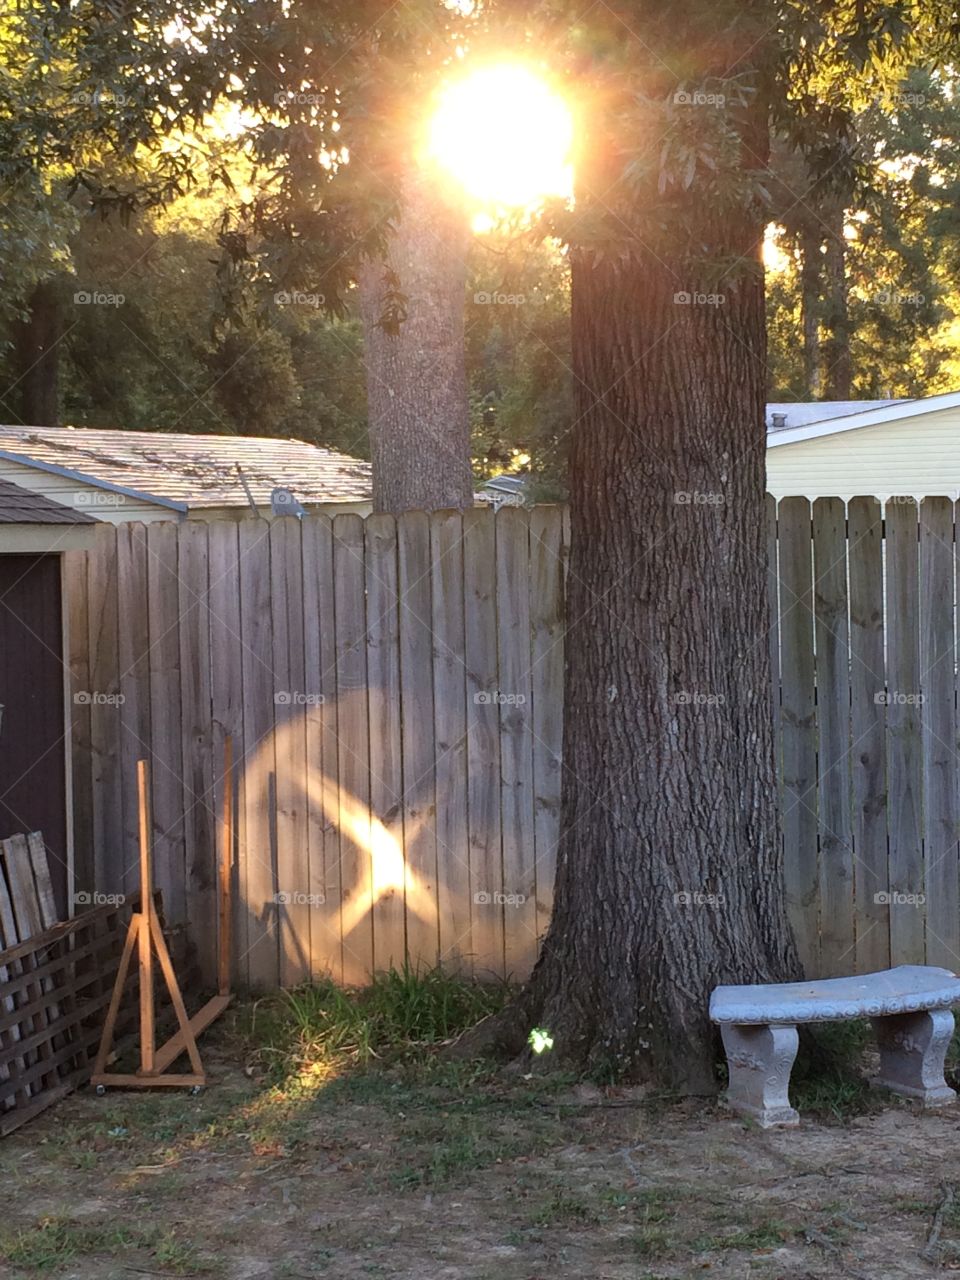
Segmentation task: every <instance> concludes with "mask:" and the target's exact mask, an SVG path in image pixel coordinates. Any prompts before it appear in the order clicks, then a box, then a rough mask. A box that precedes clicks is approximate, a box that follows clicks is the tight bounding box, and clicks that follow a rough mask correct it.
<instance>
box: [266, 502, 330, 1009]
mask: <svg viewBox="0 0 960 1280" xmlns="http://www.w3.org/2000/svg"><path fill="white" fill-rule="evenodd" d="M270 581H271V603H272V608H273V673H274V691H273V713H274V723H275V729H274V733H275V752H276V768H277V788H276V790H277V813H276V824H277V831H276V840H277V883H278V885H279V886H280V893H281V895H282V896H283V897H284V898H285V899H286V900H285V901H284V902H283V903H282V904H280V908H279V910H278V913H277V928H278V931H279V944H280V982H281V985H283V986H285V987H291V986H296V985H297V984H298V983H300V982H305V981H306V980H307V979H309V977H310V917H311V915H312V909H311V893H310V862H309V852H308V849H307V795H306V787H305V776H306V768H307V725H306V706H307V701H308V700H310V701H314V700H316V699H317V698H319V697H320V696H321V693H320V690H319V689H314V688H312V687H311V688H307V685H306V682H305V679H304V658H303V628H304V618H303V564H302V561H301V550H300V521H299V520H298V519H296V517H294V516H285V517H284V518H283V519H280V520H274V521H273V522H272V523H271V525H270Z"/></svg>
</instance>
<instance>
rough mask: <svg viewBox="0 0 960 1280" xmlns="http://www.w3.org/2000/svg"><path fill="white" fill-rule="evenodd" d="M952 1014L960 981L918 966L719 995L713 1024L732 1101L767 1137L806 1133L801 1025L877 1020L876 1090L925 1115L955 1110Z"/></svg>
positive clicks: (959, 1001) (720, 991) (942, 971)
mask: <svg viewBox="0 0 960 1280" xmlns="http://www.w3.org/2000/svg"><path fill="white" fill-rule="evenodd" d="M952 1005H960V978H958V977H957V976H956V975H955V974H953V973H951V972H950V970H949V969H935V968H933V967H932V966H930V965H918V964H902V965H900V966H899V967H898V968H896V969H886V970H884V971H883V972H882V973H866V974H862V975H861V976H860V977H856V978H823V979H820V980H818V981H815V982H785V983H780V984H770V985H767V986H755V987H717V988H716V990H715V991H714V993H713V995H712V996H711V997H710V1017H711V1019H712V1021H713V1022H716V1023H719V1025H720V1031H721V1034H722V1036H723V1047H724V1049H725V1051H726V1055H727V1064H728V1066H729V1069H730V1084H729V1087H728V1089H727V1101H728V1102H729V1104H730V1106H731V1107H732V1108H733V1109H734V1111H738V1112H740V1113H741V1114H742V1115H747V1116H750V1117H751V1118H752V1119H754V1120H755V1121H756V1122H757V1123H758V1124H760V1125H761V1126H762V1127H763V1128H765V1129H768V1128H770V1127H771V1126H773V1125H795V1124H799V1123H800V1117H799V1115H798V1114H797V1112H796V1111H795V1110H794V1109H793V1107H791V1105H790V1097H789V1088H790V1071H791V1069H792V1067H793V1063H794V1059H795V1058H796V1056H797V1045H798V1043H799V1037H798V1035H797V1024H798V1023H801V1022H842V1021H844V1020H845V1019H851V1018H870V1020H871V1021H872V1022H873V1027H874V1031H875V1032H876V1036H877V1042H878V1044H879V1047H880V1074H879V1075H878V1076H877V1077H876V1079H875V1080H874V1081H873V1083H874V1084H877V1085H882V1086H883V1087H884V1088H886V1089H890V1090H892V1092H894V1093H899V1094H901V1095H902V1096H903V1097H905V1098H917V1099H919V1100H920V1101H921V1102H923V1103H924V1104H925V1105H927V1106H942V1105H943V1104H944V1103H947V1102H953V1101H954V1100H955V1098H956V1096H957V1095H956V1094H955V1093H954V1091H953V1089H951V1088H950V1087H949V1086H948V1085H947V1082H946V1081H945V1080H944V1078H943V1061H944V1058H945V1056H946V1052H947V1046H948V1045H949V1044H950V1038H951V1036H952V1035H953V1014H952V1013H951V1012H950V1007H951V1006H952Z"/></svg>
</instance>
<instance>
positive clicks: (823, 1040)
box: [790, 1020, 882, 1120]
mask: <svg viewBox="0 0 960 1280" xmlns="http://www.w3.org/2000/svg"><path fill="white" fill-rule="evenodd" d="M871 1037H872V1030H871V1027H870V1023H869V1022H867V1021H865V1020H857V1021H852V1022H824V1023H818V1024H817V1025H816V1026H813V1027H808V1028H805V1029H804V1030H803V1032H802V1033H801V1036H800V1051H799V1053H798V1054H797V1061H796V1064H795V1066H794V1068H793V1071H792V1073H791V1077H790V1098H791V1101H792V1103H793V1105H794V1106H795V1107H796V1108H797V1110H798V1111H799V1112H800V1113H801V1115H803V1114H807V1115H816V1116H820V1117H822V1118H826V1119H834V1120H846V1119H849V1118H850V1117H852V1116H856V1115H862V1114H863V1113H864V1112H866V1111H870V1110H872V1109H875V1108H876V1107H877V1106H879V1105H880V1103H881V1100H882V1095H880V1094H878V1093H877V1092H876V1091H874V1090H871V1088H870V1085H869V1084H868V1082H867V1080H866V1078H865V1077H864V1075H863V1070H862V1061H863V1053H864V1049H865V1048H866V1046H867V1044H868V1043H869V1042H870V1040H871Z"/></svg>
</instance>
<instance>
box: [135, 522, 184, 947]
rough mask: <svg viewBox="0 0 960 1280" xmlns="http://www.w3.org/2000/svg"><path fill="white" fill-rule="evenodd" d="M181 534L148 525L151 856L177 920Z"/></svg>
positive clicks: (180, 901) (180, 910) (180, 909)
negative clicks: (179, 577)
mask: <svg viewBox="0 0 960 1280" xmlns="http://www.w3.org/2000/svg"><path fill="white" fill-rule="evenodd" d="M178 535H179V527H178V526H177V525H176V524H175V523H173V522H172V521H167V520H160V521H157V522H156V523H155V524H151V525H148V526H147V552H148V560H147V611H148V615H149V628H150V725H151V731H152V732H151V735H150V775H151V791H152V804H151V811H152V820H153V857H154V869H155V877H156V885H157V888H158V889H159V890H160V892H161V893H162V895H163V904H164V910H165V912H166V914H167V918H168V919H169V920H171V921H173V922H176V923H178V924H179V923H182V922H183V921H184V920H185V919H186V911H187V886H186V853H185V850H184V842H183V799H184V796H183V778H182V772H181V771H182V767H183V764H182V743H181V728H180V641H179V625H178V614H179V608H180V589H179V581H178V570H179V556H178ZM124 625H126V620H124ZM140 754H141V755H142V754H143V752H141V753H140Z"/></svg>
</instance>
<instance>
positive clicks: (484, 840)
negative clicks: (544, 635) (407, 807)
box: [463, 507, 504, 978]
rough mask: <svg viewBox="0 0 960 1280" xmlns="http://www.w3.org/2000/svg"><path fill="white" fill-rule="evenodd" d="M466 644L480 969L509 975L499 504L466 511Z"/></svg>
mask: <svg viewBox="0 0 960 1280" xmlns="http://www.w3.org/2000/svg"><path fill="white" fill-rule="evenodd" d="M463 562H464V582H465V591H464V628H465V631H464V641H465V643H464V651H465V655H466V666H467V702H466V706H467V766H468V774H467V776H468V787H467V826H468V830H469V841H470V909H471V917H472V930H471V937H472V945H473V953H474V972H475V973H476V974H477V975H478V976H479V977H484V978H489V977H491V976H494V977H498V978H502V977H503V976H504V940H503V907H502V906H501V905H498V904H497V903H496V902H495V901H494V899H493V894H494V891H495V890H496V889H497V888H498V887H499V886H500V885H501V884H502V883H503V863H502V860H501V849H500V726H499V708H498V707H497V705H496V703H495V702H493V700H492V699H491V697H490V692H491V690H494V689H496V688H497V687H498V679H499V676H498V671H497V574H496V526H495V516H494V513H493V511H490V510H486V509H484V508H481V507H476V508H474V510H472V511H466V512H464V516H463Z"/></svg>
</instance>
